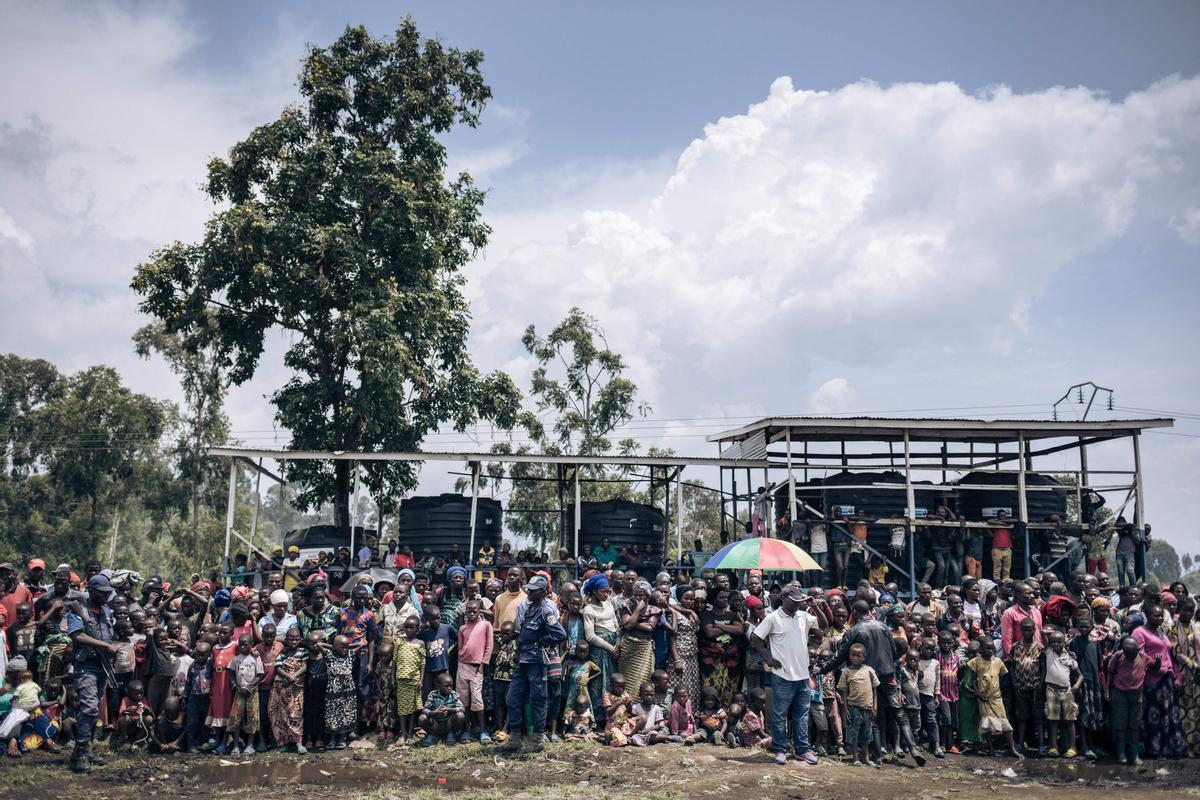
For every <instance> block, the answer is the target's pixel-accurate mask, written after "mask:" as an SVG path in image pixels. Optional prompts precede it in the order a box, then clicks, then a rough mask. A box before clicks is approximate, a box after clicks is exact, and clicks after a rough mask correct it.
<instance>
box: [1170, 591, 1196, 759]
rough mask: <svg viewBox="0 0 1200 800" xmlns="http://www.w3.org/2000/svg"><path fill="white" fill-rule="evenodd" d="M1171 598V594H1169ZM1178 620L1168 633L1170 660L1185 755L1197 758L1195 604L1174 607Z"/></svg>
mask: <svg viewBox="0 0 1200 800" xmlns="http://www.w3.org/2000/svg"><path fill="white" fill-rule="evenodd" d="M1172 594H1174V592H1172ZM1176 608H1177V610H1178V612H1179V616H1178V618H1177V619H1176V620H1175V623H1174V624H1173V625H1172V626H1171V627H1170V628H1169V629H1168V631H1167V633H1168V638H1170V640H1171V657H1172V658H1173V659H1174V661H1175V666H1176V668H1177V669H1178V670H1179V687H1178V689H1179V709H1180V711H1181V712H1182V713H1183V738H1184V740H1185V741H1186V742H1187V750H1188V755H1190V756H1192V757H1193V758H1195V757H1196V756H1200V622H1197V621H1196V600H1195V598H1193V597H1188V596H1187V595H1184V596H1183V597H1182V598H1180V600H1179V602H1178V604H1177V606H1176Z"/></svg>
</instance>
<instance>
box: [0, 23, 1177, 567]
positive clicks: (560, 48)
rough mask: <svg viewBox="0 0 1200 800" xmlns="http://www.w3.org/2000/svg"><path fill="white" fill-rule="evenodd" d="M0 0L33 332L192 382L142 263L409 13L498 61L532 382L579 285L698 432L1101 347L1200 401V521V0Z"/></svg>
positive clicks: (1137, 378) (263, 380)
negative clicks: (133, 280) (302, 80)
mask: <svg viewBox="0 0 1200 800" xmlns="http://www.w3.org/2000/svg"><path fill="white" fill-rule="evenodd" d="M0 9H2V11H0V16H2V17H3V18H4V19H5V20H6V22H7V23H9V24H6V25H4V26H0V72H2V74H5V75H6V76H8V77H7V78H6V87H5V88H6V103H5V104H4V105H3V107H2V108H0V162H3V163H2V164H0V290H2V294H3V295H5V296H7V298H8V299H7V301H6V302H7V305H8V313H7V314H6V315H4V318H3V320H0V347H3V348H4V349H5V350H12V351H15V352H18V353H22V354H25V355H31V356H33V355H37V356H43V357H47V358H50V359H52V360H54V361H55V362H56V363H59V364H60V365H61V366H62V367H64V368H66V369H75V368H79V367H82V366H85V365H87V364H91V363H98V362H106V363H113V364H115V365H116V366H117V367H118V368H119V369H121V371H122V373H123V374H124V375H125V376H126V379H127V380H129V381H130V383H131V384H133V385H134V386H136V387H137V388H139V389H141V390H143V391H148V392H152V393H155V394H158V395H160V396H170V395H171V394H172V390H171V389H170V386H171V379H170V377H169V375H168V374H167V373H166V372H165V370H164V368H163V367H162V365H161V364H155V363H147V362H142V361H138V360H137V359H136V358H135V357H134V356H133V354H132V352H131V349H130V348H129V347H128V341H129V335H130V334H131V333H132V332H133V330H134V329H136V327H137V326H138V324H140V322H141V320H140V319H139V318H138V317H137V314H136V311H135V308H136V300H135V298H134V297H132V295H131V293H130V292H129V291H128V288H127V287H128V281H129V277H130V275H131V274H132V270H133V267H134V266H135V265H136V264H137V263H138V261H140V260H142V259H144V258H145V257H146V255H147V254H148V253H149V252H150V250H151V249H152V248H154V247H156V246H159V245H161V244H163V243H165V242H168V241H171V240H173V239H190V238H195V237H197V236H198V235H199V233H200V227H201V224H202V222H203V220H204V218H205V216H206V215H207V213H209V208H208V206H207V205H206V204H205V202H204V200H203V198H202V197H201V196H200V195H199V192H198V191H197V190H196V187H197V185H198V183H199V181H200V179H201V178H202V175H203V167H204V164H205V162H206V161H207V159H208V157H209V156H211V155H212V154H214V153H220V152H223V151H224V150H226V149H227V148H228V147H229V146H230V145H231V144H233V143H234V142H236V141H237V140H238V139H239V138H241V137H242V136H244V135H245V133H246V132H247V131H248V130H249V128H250V127H251V126H252V125H254V124H257V123H260V122H264V121H266V120H269V119H272V118H273V117H274V116H276V115H277V114H278V112H279V109H280V108H281V107H282V106H283V105H284V104H285V103H288V102H292V101H293V100H294V99H295V97H296V95H295V87H294V82H293V80H294V76H295V74H296V72H297V71H298V61H299V58H300V57H301V55H302V54H303V49H304V45H305V43H306V42H316V43H326V42H329V41H332V39H334V38H335V37H336V36H337V35H338V34H339V33H340V32H341V30H342V29H343V28H344V26H345V25H346V24H358V23H362V24H365V25H367V27H368V28H369V29H370V30H371V31H372V32H373V33H375V34H377V35H384V34H387V33H388V32H389V31H391V30H393V29H394V27H395V25H396V23H397V21H398V19H399V18H400V16H401V15H402V14H403V13H404V12H405V11H409V12H411V13H412V14H413V16H414V18H415V20H416V22H417V24H418V27H419V28H420V29H421V31H422V32H423V33H424V34H426V35H437V36H439V37H440V38H442V39H443V40H444V41H445V42H446V43H448V44H450V45H454V46H459V47H477V48H480V49H482V50H483V51H484V52H485V54H486V61H485V72H486V75H487V77H488V79H489V81H490V83H491V85H492V88H493V91H494V94H495V100H494V102H493V103H492V105H491V106H490V107H489V110H488V111H487V112H486V114H485V117H484V125H483V126H482V128H481V129H480V130H478V131H467V132H460V133H456V134H453V135H452V136H451V137H450V146H451V155H452V163H453V164H454V165H455V166H456V167H466V168H469V169H470V170H471V171H472V173H473V174H474V175H475V176H476V178H477V180H478V181H479V182H480V183H481V184H483V185H484V186H486V187H488V189H489V198H488V205H487V218H488V220H489V222H490V223H491V224H492V226H493V228H494V229H495V234H494V236H493V240H492V244H491V245H490V246H489V248H488V249H487V251H486V253H485V254H484V255H483V256H482V257H481V258H480V259H479V260H478V261H477V263H475V264H473V265H472V267H471V269H470V270H469V279H470V285H469V289H470V292H471V295H472V298H473V300H474V302H475V305H474V308H475V316H476V324H475V327H474V329H473V340H472V343H473V348H474V350H475V352H476V357H477V360H478V361H479V362H480V363H481V365H482V366H484V367H487V368H491V367H503V368H505V369H509V370H510V371H511V372H512V373H513V374H514V375H515V376H517V377H518V379H519V380H520V381H521V382H522V383H524V380H525V376H526V375H527V374H528V370H529V363H528V361H527V360H526V359H525V358H524V356H523V353H522V351H521V349H520V346H519V335H520V331H521V330H522V329H523V328H524V326H525V325H527V324H529V323H530V322H534V323H536V324H538V325H540V326H548V325H551V324H553V322H554V321H556V320H557V319H559V318H561V317H562V315H563V314H564V313H565V311H566V309H567V308H569V307H570V305H572V304H578V305H581V306H582V307H583V308H585V310H588V311H590V312H591V313H593V314H595V315H596V316H597V317H598V318H599V319H600V321H601V323H602V324H603V325H604V326H605V327H606V329H607V330H608V332H609V334H610V337H611V338H612V339H613V340H614V342H615V343H616V344H617V346H618V348H619V349H620V350H621V351H622V352H624V353H625V354H626V355H627V357H628V359H629V361H630V370H631V374H632V375H633V377H634V378H635V380H637V382H638V383H639V386H641V388H642V390H643V394H644V395H645V396H646V397H647V399H648V400H650V402H651V403H652V405H653V407H654V420H655V421H657V422H658V425H657V427H653V426H645V427H643V428H642V429H641V431H642V436H643V440H644V444H646V445H647V446H648V445H650V444H660V445H664V444H665V445H668V446H672V447H675V448H676V449H678V450H680V451H683V452H689V453H711V450H712V448H711V446H706V445H704V444H703V443H702V435H701V434H703V433H707V432H710V431H711V430H712V429H713V428H707V429H703V428H700V427H699V426H698V425H696V424H695V423H691V424H688V423H682V422H679V421H678V420H680V419H682V418H693V417H706V418H707V417H721V418H725V420H727V421H729V422H730V423H731V424H733V423H737V422H740V421H742V418H744V417H747V416H753V415H756V414H765V413H805V412H813V411H830V412H832V411H842V412H849V411H883V410H894V409H941V408H958V407H963V406H991V407H992V408H989V409H986V410H981V411H980V412H979V413H981V414H988V415H993V416H1009V415H1012V414H1016V413H1024V414H1035V413H1043V412H1044V409H1045V407H1046V406H1047V405H1048V404H1049V403H1050V402H1051V401H1052V400H1054V399H1055V398H1057V397H1058V395H1059V394H1061V392H1062V390H1063V389H1064V388H1065V387H1066V386H1067V385H1069V384H1071V383H1074V382H1076V381H1078V380H1086V379H1094V380H1096V381H1097V382H1100V383H1104V384H1106V385H1110V386H1113V387H1114V388H1115V389H1116V390H1117V401H1118V404H1119V405H1123V406H1125V407H1129V408H1133V407H1137V408H1153V409H1164V410H1169V411H1183V412H1187V413H1191V414H1195V415H1197V419H1195V420H1193V419H1189V418H1186V417H1184V418H1181V419H1180V423H1179V426H1178V427H1177V428H1176V430H1175V431H1174V434H1175V435H1156V436H1153V437H1148V438H1147V443H1146V460H1147V472H1148V479H1147V494H1148V508H1149V517H1150V518H1151V519H1152V521H1156V522H1157V523H1158V524H1157V525H1156V530H1157V531H1158V532H1159V533H1160V534H1161V535H1163V536H1166V537H1168V538H1170V539H1172V541H1174V542H1175V543H1176V544H1177V545H1178V546H1181V547H1184V548H1189V547H1190V549H1192V550H1196V549H1200V548H1197V547H1196V544H1197V542H1196V536H1195V534H1194V533H1193V532H1191V530H1190V527H1189V523H1187V522H1186V519H1187V514H1188V511H1189V509H1191V508H1194V507H1195V506H1196V505H1197V502H1198V501H1200V490H1197V489H1196V488H1195V484H1196V481H1195V478H1196V475H1197V472H1198V471H1200V403H1197V402H1196V401H1195V399H1194V398H1195V396H1196V394H1197V392H1198V391H1200V380H1198V375H1197V371H1196V368H1195V366H1194V365H1195V358H1194V353H1195V351H1196V349H1197V347H1198V346H1200V335H1198V334H1200V325H1198V324H1197V322H1196V319H1195V308H1196V307H1197V300H1198V299H1200V269H1198V266H1200V257H1198V256H1200V190H1198V189H1197V187H1198V186H1200V78H1198V77H1197V76H1198V75H1200V48H1197V47H1196V46H1195V43H1196V42H1197V41H1200V6H1197V5H1196V4H1195V3H1188V2H1178V3H1167V2H1160V3H1142V4H1129V3H1089V4H1086V5H1079V4H1066V3H970V4H961V3H915V4H894V3H842V4H811V3H756V4H739V5H736V6H735V5H733V4H728V3H667V2H664V3H653V4H633V3H605V4H598V3H593V4H578V3H575V4H561V3H520V4H497V3H454V2H439V3H410V4H406V5H403V6H401V5H397V4H392V3H356V4H330V3H267V2H263V3H252V4H247V3H232V2H230V3H226V2H213V3H203V4H165V5H164V4H68V3H46V4H39V5H37V6H31V5H29V4H19V3H15V2H3V3H0ZM785 78H786V79H785ZM80 330H86V331H87V333H88V335H87V336H86V337H80V336H79V335H78V332H79V331H80ZM280 347H281V343H276V350H275V351H273V352H272V353H269V354H268V358H266V359H264V367H263V370H262V374H261V375H260V377H259V378H257V379H256V380H255V381H254V382H253V383H252V384H251V385H249V386H246V387H242V388H239V389H237V390H236V391H235V392H234V394H233V395H232V397H231V401H230V411H231V414H232V415H233V419H234V427H235V430H236V431H237V432H238V434H239V436H240V438H242V440H243V441H247V442H252V443H259V444H269V443H271V442H274V441H275V440H276V434H275V433H273V432H270V428H271V411H270V407H269V405H268V404H267V403H266V402H265V401H264V400H263V395H264V394H265V393H266V392H269V391H270V390H271V388H272V387H273V386H275V385H277V384H278V382H279V380H280V379H281V377H282V368H281V367H280V366H279V365H278V358H277V356H278V350H279V348H280ZM1039 404H1040V405H1039ZM930 413H934V412H932V411H931V412H930ZM1126 413H1133V412H1126ZM714 424H715V425H719V424H721V422H720V421H718V422H715V423H714ZM477 435H478V436H479V437H480V441H482V442H485V443H486V441H487V440H488V438H489V436H490V434H488V433H487V432H479V433H478V434H477ZM658 437H661V438H658ZM280 441H281V442H282V441H283V440H282V439H281V440H280ZM456 441H461V437H455V436H453V435H450V436H443V437H440V438H438V437H434V440H433V441H432V442H431V446H432V444H435V443H437V442H442V443H449V442H456ZM1105 457H1106V456H1105V455H1104V453H1099V454H1097V456H1096V458H1097V459H1098V460H1101V461H1103V460H1104V458H1105ZM1113 457H1114V458H1115V457H1116V456H1115V455H1114V456H1113ZM1062 466H1063V467H1064V468H1065V467H1068V466H1069V465H1067V464H1066V463H1065V462H1064V464H1063V465H1062ZM427 476H428V479H429V483H430V488H434V489H436V488H440V486H441V485H442V484H444V479H443V478H440V477H438V476H437V475H436V474H435V473H433V472H429V473H427ZM697 477H706V476H697ZM709 479H710V480H711V479H712V478H711V477H710V478H709Z"/></svg>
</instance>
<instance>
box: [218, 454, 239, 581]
mask: <svg viewBox="0 0 1200 800" xmlns="http://www.w3.org/2000/svg"><path fill="white" fill-rule="evenodd" d="M236 494H237V459H236V458H231V459H230V460H229V497H228V499H227V500H226V502H225V559H224V561H222V562H221V569H222V571H223V572H228V571H229V540H230V539H232V538H233V501H234V499H235V495H236Z"/></svg>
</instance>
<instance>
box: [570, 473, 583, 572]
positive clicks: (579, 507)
mask: <svg viewBox="0 0 1200 800" xmlns="http://www.w3.org/2000/svg"><path fill="white" fill-rule="evenodd" d="M574 527H575V549H574V550H572V551H571V555H572V556H574V557H575V560H576V561H578V560H579V529H580V528H581V527H583V504H582V503H581V502H580V493H579V467H578V466H576V467H575V526H574Z"/></svg>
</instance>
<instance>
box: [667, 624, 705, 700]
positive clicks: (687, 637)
mask: <svg viewBox="0 0 1200 800" xmlns="http://www.w3.org/2000/svg"><path fill="white" fill-rule="evenodd" d="M698 625H699V623H698V622H696V621H695V620H694V619H692V618H691V617H690V616H688V615H687V614H682V613H680V614H676V615H675V654H676V655H677V656H679V660H680V661H682V662H683V671H682V672H676V673H674V674H675V679H674V681H673V682H672V687H671V688H673V689H680V688H683V689H687V692H688V697H689V698H690V699H691V700H692V701H693V702H695V701H698V700H699V698H700V661H699V660H698V657H697V654H698V652H699V641H698V640H697V638H696V630H697V627H698Z"/></svg>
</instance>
